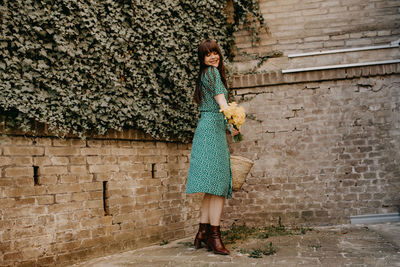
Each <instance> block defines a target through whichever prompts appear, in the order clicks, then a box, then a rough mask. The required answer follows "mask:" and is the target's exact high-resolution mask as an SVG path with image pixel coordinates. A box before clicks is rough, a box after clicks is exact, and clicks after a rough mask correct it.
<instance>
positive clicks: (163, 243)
mask: <svg viewBox="0 0 400 267" xmlns="http://www.w3.org/2000/svg"><path fill="white" fill-rule="evenodd" d="M168 243H169V242H168V240H163V241H161V243H160V246H164V245H166V244H168Z"/></svg>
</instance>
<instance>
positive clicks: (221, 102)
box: [214, 94, 240, 135]
mask: <svg viewBox="0 0 400 267" xmlns="http://www.w3.org/2000/svg"><path fill="white" fill-rule="evenodd" d="M214 99H215V101H216V102H217V104H218V105H219V108H220V109H224V108H226V107H227V106H228V103H227V102H226V98H225V95H224V94H218V95H215V96H214ZM230 128H231V130H232V135H237V134H239V132H240V131H238V130H236V129H235V128H234V127H230Z"/></svg>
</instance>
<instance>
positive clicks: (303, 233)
mask: <svg viewBox="0 0 400 267" xmlns="http://www.w3.org/2000/svg"><path fill="white" fill-rule="evenodd" d="M308 231H312V228H311V227H305V228H304V227H301V229H300V233H301V234H302V235H305V234H306V233H307V232H308Z"/></svg>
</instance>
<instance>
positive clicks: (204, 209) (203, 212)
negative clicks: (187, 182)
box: [200, 193, 212, 223]
mask: <svg viewBox="0 0 400 267" xmlns="http://www.w3.org/2000/svg"><path fill="white" fill-rule="evenodd" d="M211 196H212V195H210V194H207V193H205V194H204V197H203V201H202V202H201V207H200V223H210V212H209V210H210V199H211Z"/></svg>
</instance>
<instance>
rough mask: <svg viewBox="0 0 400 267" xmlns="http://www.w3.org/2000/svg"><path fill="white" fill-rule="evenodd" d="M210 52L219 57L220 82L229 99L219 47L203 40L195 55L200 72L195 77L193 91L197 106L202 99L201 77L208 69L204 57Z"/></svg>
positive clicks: (214, 43)
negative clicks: (196, 55)
mask: <svg viewBox="0 0 400 267" xmlns="http://www.w3.org/2000/svg"><path fill="white" fill-rule="evenodd" d="M210 52H217V53H218V55H219V65H218V71H219V74H220V76H221V80H222V82H223V84H224V85H225V87H226V90H228V98H229V89H228V84H227V82H226V75H225V67H224V60H223V58H222V53H221V49H219V46H218V44H217V43H216V42H215V41H213V40H204V41H203V42H201V44H200V45H199V48H198V50H197V54H198V57H199V62H200V70H199V74H198V76H197V81H196V89H195V91H194V101H195V102H196V103H197V104H198V105H199V104H200V103H201V99H202V97H203V91H202V90H201V77H202V76H203V74H204V73H205V72H206V71H207V69H208V68H209V67H210V66H208V65H206V64H205V63H204V57H205V56H206V55H207V54H208V53H210Z"/></svg>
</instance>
